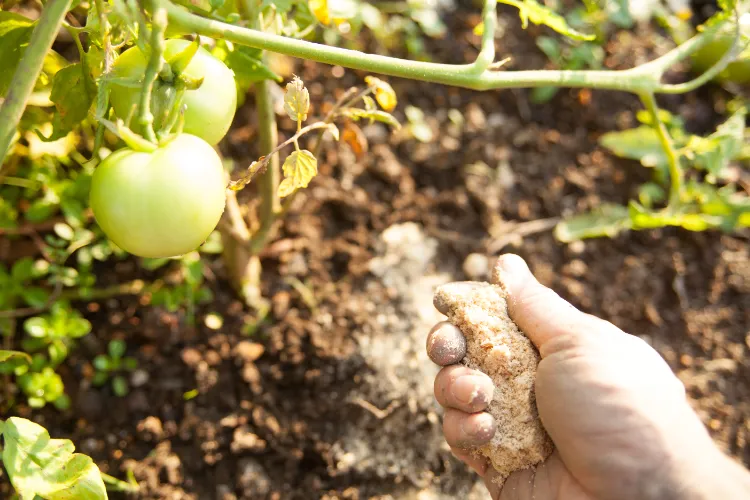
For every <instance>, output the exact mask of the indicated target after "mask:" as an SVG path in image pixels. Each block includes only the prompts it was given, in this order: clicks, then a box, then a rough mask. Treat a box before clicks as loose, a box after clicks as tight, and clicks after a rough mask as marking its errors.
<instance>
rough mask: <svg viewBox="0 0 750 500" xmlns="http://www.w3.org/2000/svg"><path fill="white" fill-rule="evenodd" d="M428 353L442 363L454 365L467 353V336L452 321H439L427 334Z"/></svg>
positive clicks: (439, 363)
mask: <svg viewBox="0 0 750 500" xmlns="http://www.w3.org/2000/svg"><path fill="white" fill-rule="evenodd" d="M427 355H428V356H429V357H430V359H431V360H432V361H433V362H434V363H436V364H438V365H440V366H447V365H454V364H456V363H458V362H459V361H461V360H462V359H463V357H464V356H465V355H466V338H465V337H464V336H463V334H462V333H461V331H460V330H458V328H457V327H455V326H453V325H452V324H450V323H447V322H444V323H439V324H437V325H436V326H435V327H433V329H432V330H431V331H430V333H429V335H427Z"/></svg>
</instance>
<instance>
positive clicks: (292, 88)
mask: <svg viewBox="0 0 750 500" xmlns="http://www.w3.org/2000/svg"><path fill="white" fill-rule="evenodd" d="M284 111H286V114H288V115H289V118H291V119H292V120H294V121H295V122H303V121H305V120H307V112H308V111H310V93H309V92H308V91H307V88H305V84H304V83H302V80H300V79H299V77H297V76H295V77H294V79H293V80H292V81H291V82H289V83H287V85H286V92H285V93H284Z"/></svg>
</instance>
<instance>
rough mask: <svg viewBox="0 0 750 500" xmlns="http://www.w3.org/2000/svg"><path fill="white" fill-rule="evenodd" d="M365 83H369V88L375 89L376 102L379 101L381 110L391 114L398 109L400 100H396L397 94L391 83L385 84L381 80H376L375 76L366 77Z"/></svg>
mask: <svg viewBox="0 0 750 500" xmlns="http://www.w3.org/2000/svg"><path fill="white" fill-rule="evenodd" d="M365 83H367V85H368V86H369V87H374V90H375V100H376V101H378V104H380V107H381V108H383V109H384V110H385V111H387V112H389V113H390V112H391V111H393V110H394V109H396V105H397V104H398V99H397V98H396V92H395V91H394V90H393V87H391V84H390V83H388V82H385V81H383V80H381V79H380V78H375V77H374V76H366V77H365Z"/></svg>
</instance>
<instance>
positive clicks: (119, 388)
mask: <svg viewBox="0 0 750 500" xmlns="http://www.w3.org/2000/svg"><path fill="white" fill-rule="evenodd" d="M112 392H114V393H115V396H117V397H119V398H121V397H123V396H127V395H128V381H127V380H125V377H123V376H122V375H117V376H116V377H115V378H113V379H112Z"/></svg>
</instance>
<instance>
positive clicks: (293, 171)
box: [278, 149, 318, 198]
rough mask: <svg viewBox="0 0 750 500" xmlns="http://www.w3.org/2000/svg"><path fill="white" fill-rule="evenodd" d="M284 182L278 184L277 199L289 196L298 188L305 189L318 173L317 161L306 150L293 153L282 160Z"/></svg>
mask: <svg viewBox="0 0 750 500" xmlns="http://www.w3.org/2000/svg"><path fill="white" fill-rule="evenodd" d="M281 168H282V170H283V171H284V180H283V181H281V183H280V184H279V191H278V195H279V197H281V198H283V197H285V196H289V195H290V194H292V193H293V192H295V191H296V190H298V189H300V188H306V187H307V185H308V184H309V183H310V180H311V179H312V178H313V177H315V175H316V174H317V173H318V160H317V159H315V156H314V155H313V154H312V153H311V152H310V151H308V150H306V149H303V150H301V151H295V152H293V153H292V154H290V155H289V156H287V157H286V160H284V165H283V166H282V167H281Z"/></svg>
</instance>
